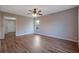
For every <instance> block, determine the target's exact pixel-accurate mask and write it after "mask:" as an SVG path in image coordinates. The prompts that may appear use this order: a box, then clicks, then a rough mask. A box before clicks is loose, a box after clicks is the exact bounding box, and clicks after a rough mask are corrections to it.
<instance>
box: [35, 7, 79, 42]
mask: <svg viewBox="0 0 79 59" xmlns="http://www.w3.org/2000/svg"><path fill="white" fill-rule="evenodd" d="M39 20H40V28H39V30H38V31H37V32H36V33H37V34H41V35H46V36H50V37H56V38H60V39H65V40H70V41H74V42H78V9H77V8H73V9H69V10H65V11H62V12H58V13H54V14H49V15H46V16H42V17H40V18H39Z"/></svg>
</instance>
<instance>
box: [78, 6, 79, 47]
mask: <svg viewBox="0 0 79 59" xmlns="http://www.w3.org/2000/svg"><path fill="white" fill-rule="evenodd" d="M78 47H79V7H78Z"/></svg>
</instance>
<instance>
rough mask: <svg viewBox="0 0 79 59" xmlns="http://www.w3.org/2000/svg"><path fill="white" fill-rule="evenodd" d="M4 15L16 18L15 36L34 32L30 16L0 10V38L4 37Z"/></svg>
mask: <svg viewBox="0 0 79 59" xmlns="http://www.w3.org/2000/svg"><path fill="white" fill-rule="evenodd" d="M4 16H7V17H14V18H16V36H19V35H24V34H32V33H34V30H33V19H32V18H29V17H24V16H20V15H15V14H10V13H5V12H0V39H4V37H5V35H4V34H5V25H3V24H4V23H3V22H5V18H4Z"/></svg>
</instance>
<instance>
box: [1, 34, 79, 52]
mask: <svg viewBox="0 0 79 59" xmlns="http://www.w3.org/2000/svg"><path fill="white" fill-rule="evenodd" d="M0 52H1V53H78V52H79V49H78V44H77V43H75V42H71V41H67V40H62V39H56V38H51V37H46V36H42V35H34V34H32V35H23V36H17V37H16V36H15V35H14V34H11V33H9V34H7V35H6V37H5V39H4V40H0Z"/></svg>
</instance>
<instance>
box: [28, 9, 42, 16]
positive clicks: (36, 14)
mask: <svg viewBox="0 0 79 59" xmlns="http://www.w3.org/2000/svg"><path fill="white" fill-rule="evenodd" d="M28 11H29V12H30V13H28V14H32V16H33V17H37V16H41V15H43V14H41V12H42V11H41V10H38V9H37V8H34V9H32V10H28Z"/></svg>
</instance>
